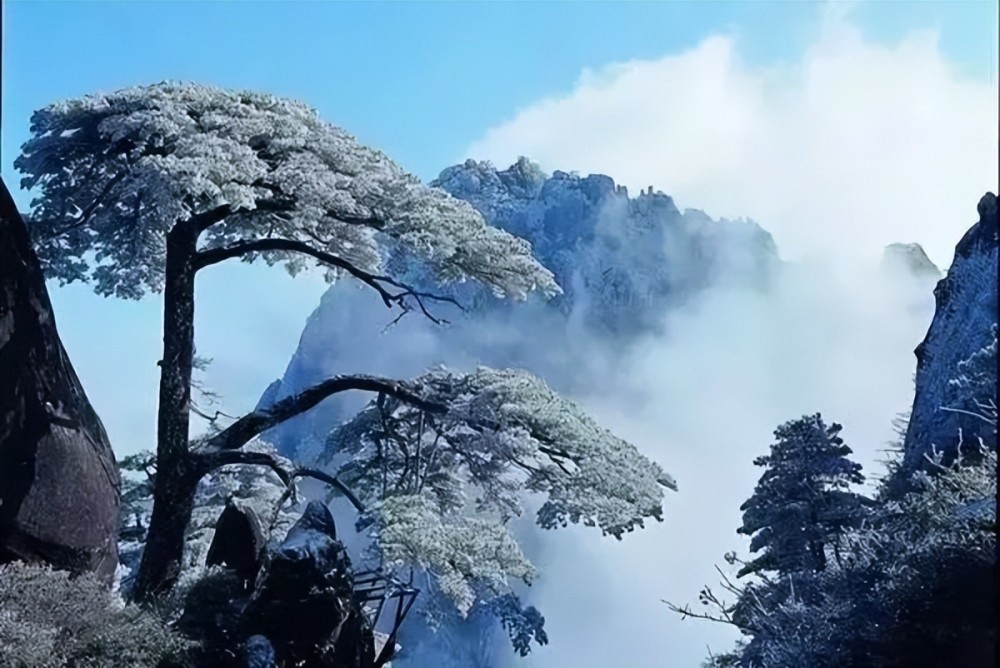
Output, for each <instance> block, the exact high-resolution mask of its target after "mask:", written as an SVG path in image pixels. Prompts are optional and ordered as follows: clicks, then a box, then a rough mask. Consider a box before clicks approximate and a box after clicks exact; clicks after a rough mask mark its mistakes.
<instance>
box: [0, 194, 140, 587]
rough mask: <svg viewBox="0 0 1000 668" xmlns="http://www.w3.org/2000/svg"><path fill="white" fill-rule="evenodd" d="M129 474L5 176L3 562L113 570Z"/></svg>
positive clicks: (0, 257) (0, 271)
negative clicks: (83, 379) (59, 321)
mask: <svg viewBox="0 0 1000 668" xmlns="http://www.w3.org/2000/svg"><path fill="white" fill-rule="evenodd" d="M120 494H121V479H120V477H119V472H118V466H117V464H116V462H115V456H114V453H113V452H112V450H111V445H110V444H109V442H108V437H107V434H106V433H105V431H104V426H103V425H102V424H101V420H100V418H99V417H98V416H97V413H95V412H94V409H93V407H92V406H91V404H90V402H89V401H88V399H87V395H86V393H85V392H84V390H83V386H82V385H81V384H80V380H79V378H78V377H77V375H76V372H75V371H74V370H73V365H72V364H71V363H70V361H69V357H68V356H67V354H66V350H65V349H64V348H63V345H62V342H61V341H60V339H59V333H58V331H57V330H56V324H55V318H54V315H53V313H52V304H51V303H50V301H49V297H48V292H47V290H46V288H45V279H44V276H43V274H42V270H41V266H40V265H39V262H38V258H37V257H36V255H35V253H34V251H33V249H32V246H31V242H30V240H29V236H28V230H27V228H26V227H25V225H24V221H23V220H22V218H21V216H20V214H19V213H18V212H17V209H16V207H15V205H14V202H13V200H12V199H11V196H10V193H9V192H8V190H7V187H6V186H5V185H3V184H2V183H0V563H2V562H5V561H10V560H15V559H19V560H25V561H34V562H43V563H47V564H50V565H52V566H53V567H55V568H58V569H64V570H69V571H74V572H83V571H94V572H97V573H99V574H100V575H102V576H105V577H107V578H109V579H110V578H111V577H112V576H113V575H114V572H115V568H116V566H117V563H118V552H117V542H116V537H117V531H118V505H119V499H120Z"/></svg>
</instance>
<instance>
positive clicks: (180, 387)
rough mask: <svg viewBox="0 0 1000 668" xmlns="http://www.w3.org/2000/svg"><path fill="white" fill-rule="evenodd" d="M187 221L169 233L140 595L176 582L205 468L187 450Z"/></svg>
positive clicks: (190, 309)
mask: <svg viewBox="0 0 1000 668" xmlns="http://www.w3.org/2000/svg"><path fill="white" fill-rule="evenodd" d="M190 223H191V221H186V222H182V223H178V224H177V225H175V226H174V228H173V229H172V230H171V231H170V232H169V233H168V234H167V258H166V276H165V283H164V289H163V359H161V360H160V363H159V364H160V396H159V406H158V413H157V425H156V426H157V429H156V436H157V440H156V459H157V461H156V466H157V475H156V480H155V482H154V486H153V513H152V517H150V521H149V533H148V534H147V536H148V538H147V543H146V547H145V549H144V550H143V553H142V561H141V562H140V564H139V573H138V574H137V576H136V581H135V587H134V589H133V597H134V598H135V599H136V600H139V601H146V600H149V599H150V598H151V597H153V596H156V595H158V594H161V593H164V592H166V591H169V590H170V588H171V587H173V585H174V583H176V582H177V578H178V576H179V575H180V566H181V559H182V558H183V556H184V533H185V531H186V530H187V525H188V523H189V522H190V520H191V513H192V511H193V509H194V497H195V491H196V489H197V486H198V480H199V479H200V478H201V476H202V475H203V473H204V472H202V471H201V470H200V467H198V466H197V465H196V462H195V461H194V459H193V458H192V457H191V454H190V452H189V450H188V437H189V434H190V426H191V424H190V423H191V413H190V403H191V375H192V372H193V368H194V278H195V272H196V269H195V265H194V260H195V255H196V251H197V241H198V234H199V231H198V229H197V227H195V226H194V225H192V224H190Z"/></svg>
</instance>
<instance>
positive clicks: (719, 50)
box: [467, 5, 998, 668]
mask: <svg viewBox="0 0 1000 668" xmlns="http://www.w3.org/2000/svg"><path fill="white" fill-rule="evenodd" d="M847 14H848V12H847V11H846V10H845V9H844V7H843V6H841V5H834V6H833V7H832V8H828V11H827V13H826V15H825V22H824V25H823V29H822V31H821V33H820V34H819V36H818V38H817V39H816V41H815V42H814V43H812V44H811V45H810V46H809V47H808V48H807V49H806V50H805V51H804V52H803V54H802V56H801V58H800V59H799V60H798V61H797V62H794V63H786V64H783V65H780V66H777V65H769V66H760V65H751V64H748V63H747V62H745V61H744V60H743V59H742V58H741V57H740V52H739V44H738V43H737V42H735V41H734V40H733V39H732V38H730V37H727V36H712V37H709V38H706V39H705V40H704V41H703V42H702V43H701V44H700V45H699V46H697V47H696V48H694V49H692V50H690V51H688V52H685V53H681V54H678V55H671V56H668V57H664V58H661V59H659V60H652V61H632V62H628V63H619V64H614V65H610V66H608V67H605V68H602V69H600V70H598V71H585V72H584V73H583V74H582V75H581V76H580V78H579V80H578V82H577V84H576V86H575V88H574V90H573V91H572V92H571V93H569V94H568V95H566V96H564V97H560V98H551V99H545V100H541V101H539V102H538V103H537V104H534V105H532V106H530V107H529V108H526V109H524V110H522V111H520V112H519V113H518V114H516V116H515V117H514V118H513V119H512V120H510V121H509V122H506V123H503V124H502V125H500V126H498V127H494V128H492V129H490V130H489V131H487V132H486V133H485V134H484V135H483V137H482V138H480V139H479V140H478V141H476V142H474V143H473V144H472V145H471V146H470V147H469V149H468V152H467V155H468V156H470V157H473V158H476V159H489V160H492V161H493V162H494V163H496V164H497V165H506V164H510V163H511V162H512V161H513V160H514V159H516V157H517V156H519V155H527V156H529V157H530V158H532V159H533V160H536V161H538V162H540V163H541V165H542V166H543V168H544V169H546V170H554V169H561V170H565V171H571V170H575V171H579V172H582V173H588V172H589V173H602V174H608V175H611V176H613V177H614V178H615V180H616V181H618V182H619V183H624V184H626V185H627V186H629V188H630V189H632V190H633V192H635V191H636V190H638V189H642V188H645V187H647V186H649V185H653V186H654V187H655V188H657V189H660V190H663V191H664V192H666V193H668V194H670V195H672V196H673V197H674V198H675V201H676V202H677V204H678V206H679V207H680V208H682V209H683V208H685V207H695V208H702V209H704V210H706V211H707V212H708V213H709V214H710V215H713V216H716V217H718V216H725V217H739V216H748V217H751V218H753V219H755V220H756V221H758V222H759V223H760V224H761V225H763V226H764V227H765V228H767V229H768V230H770V231H771V232H772V233H773V234H774V236H775V239H776V241H777V243H778V246H779V248H780V250H781V252H782V254H783V255H784V256H785V257H786V258H793V259H798V260H800V261H801V262H799V263H797V264H796V266H794V267H792V268H791V269H790V271H789V272H787V273H785V275H784V276H783V277H782V279H781V280H780V281H779V282H778V284H777V286H776V289H775V291H774V292H773V293H772V294H770V295H769V296H767V297H759V296H752V295H748V294H747V293H740V292H731V291H730V292H727V291H723V290H721V289H720V290H713V291H711V292H710V293H709V294H707V295H705V296H704V297H703V298H701V299H699V301H698V303H697V304H695V305H694V306H693V307H692V308H691V309H690V310H688V311H685V312H675V313H671V314H669V315H668V316H667V325H668V327H667V331H668V336H665V337H662V338H657V339H654V340H650V341H647V342H646V343H645V344H644V345H642V346H639V347H637V348H636V349H635V350H634V351H633V360H634V361H633V363H632V364H631V365H626V366H624V367H623V368H622V369H621V371H622V373H621V375H622V376H623V377H630V378H631V382H632V383H633V384H634V385H635V386H636V387H638V388H639V390H640V391H641V393H642V394H643V395H644V396H645V397H647V398H648V402H646V403H644V404H638V403H636V404H633V405H631V406H629V405H626V404H624V403H623V402H622V401H620V400H618V399H616V397H615V396H614V395H615V394H616V393H617V392H619V391H620V389H621V388H618V387H612V386H611V384H610V383H606V382H605V383H602V384H601V387H602V388H603V389H602V391H601V392H600V393H597V394H595V395H594V396H591V397H578V398H579V399H580V400H581V401H582V403H584V404H585V405H586V406H587V408H588V409H589V410H591V411H592V413H593V414H594V415H595V417H597V418H598V419H599V420H600V421H601V422H602V423H603V424H605V425H606V426H608V427H610V428H612V429H613V430H615V431H616V432H617V433H619V434H621V435H622V436H623V437H625V438H628V439H630V440H632V441H633V442H635V443H636V444H637V445H638V446H639V447H640V449H642V450H643V452H645V453H646V454H648V455H650V456H652V457H653V458H655V459H657V460H658V461H659V462H660V463H661V464H662V465H663V466H664V468H665V469H666V470H668V471H669V472H670V473H671V474H673V475H675V476H676V478H677V480H678V482H679V484H680V486H681V490H680V492H679V493H678V494H676V495H668V499H667V506H666V512H665V522H664V523H663V524H658V525H654V526H651V527H649V528H647V529H646V530H644V531H641V532H638V533H637V534H636V535H630V536H628V537H627V538H626V539H625V540H624V541H623V542H621V543H617V542H615V541H608V540H601V539H600V538H599V537H597V536H594V535H592V534H590V533H588V532H586V531H583V530H580V531H577V530H568V531H566V532H565V533H559V535H558V536H557V535H552V536H551V537H550V538H548V540H547V541H546V548H545V554H544V555H543V556H542V557H541V558H540V559H539V562H540V565H541V566H542V569H543V572H542V576H541V578H540V579H539V581H538V583H537V584H536V585H535V587H534V588H533V590H532V594H531V596H530V599H531V600H532V602H534V603H537V604H538V606H539V608H540V609H541V610H542V611H543V613H544V614H545V615H546V619H547V627H548V629H549V633H550V637H551V639H552V644H551V645H549V646H547V647H544V648H540V649H538V650H536V651H535V652H534V653H533V655H532V657H531V658H529V660H528V665H531V666H544V667H545V668H561V667H562V666H574V667H579V668H598V667H603V666H611V665H622V666H625V665H627V666H630V667H634V668H647V667H648V668H652V667H653V666H694V665H698V662H699V661H700V660H701V659H702V658H704V657H705V655H706V651H705V646H706V644H708V645H711V648H712V650H713V651H715V652H719V651H724V650H725V649H727V648H728V645H730V644H731V642H732V641H733V640H734V639H735V637H737V635H738V634H735V633H734V632H733V631H732V629H728V628H726V627H723V626H721V625H716V624H712V623H709V622H698V621H694V620H687V621H683V622H682V621H681V620H680V619H679V618H678V617H676V616H674V615H672V614H671V613H669V612H668V611H667V609H666V607H665V606H664V605H663V604H662V603H661V601H660V599H661V598H665V599H669V600H671V601H673V602H676V603H681V604H683V603H693V604H694V606H696V607H700V606H698V605H697V595H698V590H699V589H700V588H701V587H702V586H703V585H705V584H714V583H716V582H717V581H718V576H717V574H716V573H715V572H714V570H713V564H715V563H721V558H722V555H723V553H724V552H726V551H728V550H732V549H745V546H746V543H745V541H744V540H743V539H741V538H740V537H738V536H737V534H736V533H735V528H736V527H737V526H738V525H739V522H740V513H739V505H740V503H741V502H742V501H743V500H745V499H746V498H747V497H748V496H749V494H750V493H751V492H752V489H753V485H754V483H755V481H756V479H757V477H758V476H759V474H760V471H759V470H757V469H755V467H754V466H753V465H752V460H753V458H754V457H755V456H757V455H760V454H764V453H765V452H766V449H767V446H768V444H769V443H770V442H771V434H772V431H773V429H774V428H775V427H776V426H777V425H778V424H780V423H781V422H784V421H786V420H790V419H794V418H796V417H798V416H800V415H803V414H805V413H814V412H822V413H823V415H824V418H826V419H827V420H828V421H837V422H841V423H843V425H844V431H843V436H844V438H845V440H846V441H847V443H848V444H849V445H850V446H851V447H852V448H854V450H855V453H856V454H855V458H856V459H857V460H858V461H861V462H862V463H863V464H864V466H865V472H866V473H867V474H868V475H869V476H871V475H872V474H875V475H878V473H880V468H881V467H880V466H878V465H877V462H878V461H879V460H881V459H883V458H884V452H882V451H881V449H882V448H884V447H885V444H886V441H887V440H888V439H890V438H891V437H892V435H893V428H892V419H893V417H894V416H895V415H896V414H897V413H898V412H900V411H903V410H906V408H907V407H908V405H909V403H910V402H911V400H912V373H913V370H914V357H913V352H912V351H913V348H914V347H915V346H916V344H917V343H918V342H919V341H920V339H921V338H922V336H923V334H924V332H925V331H926V328H927V325H928V324H929V321H930V315H931V313H932V312H933V299H932V297H931V285H930V284H928V283H926V282H925V283H924V284H923V285H921V286H919V287H917V288H916V290H917V292H916V293H914V292H911V290H913V289H914V286H912V285H905V284H902V283H900V284H895V283H894V282H893V281H890V280H886V279H887V277H886V276H885V275H884V274H879V273H873V272H872V269H873V263H872V262H871V261H872V260H873V259H875V258H877V257H878V256H879V255H880V254H881V252H882V249H883V247H884V246H885V245H887V244H889V243H893V242H911V241H916V242H919V243H921V244H922V245H923V246H924V247H925V249H926V250H927V252H928V255H929V256H930V257H931V259H932V260H933V261H935V263H937V264H938V265H939V266H941V267H942V268H946V267H947V266H948V264H949V263H950V261H951V257H952V253H953V249H954V246H955V244H956V243H957V241H958V239H959V238H960V237H961V236H962V234H963V233H964V232H965V230H966V229H968V227H969V226H970V225H971V224H972V223H973V222H975V219H976V203H977V202H978V200H979V197H980V196H981V195H982V194H983V193H984V192H985V191H987V190H994V191H995V189H996V187H997V185H996V184H997V178H998V174H997V160H998V156H997V125H996V119H997V114H998V108H997V83H996V78H995V76H994V78H993V80H992V81H977V80H968V79H965V78H963V77H962V76H960V75H959V74H958V73H957V71H956V70H955V69H954V68H953V67H952V66H951V65H950V64H949V62H948V60H947V59H946V57H945V56H944V55H943V54H942V53H941V51H940V50H939V48H938V45H937V38H936V36H935V34H934V33H932V32H926V31H924V32H912V33H910V34H909V35H907V36H906V37H905V38H904V39H903V40H901V41H900V42H898V43H896V44H893V45H888V46H887V45H882V44H874V43H870V42H868V41H866V40H865V39H864V38H863V36H862V35H861V33H860V31H859V30H858V29H857V28H856V27H854V26H853V25H852V24H851V23H850V22H849V21H848V16H847ZM838 270H846V271H838ZM595 354H596V353H595ZM510 665H512V666H514V665H520V664H519V663H517V662H512V663H511V664H510Z"/></svg>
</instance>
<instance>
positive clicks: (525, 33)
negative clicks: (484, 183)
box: [2, 0, 996, 201]
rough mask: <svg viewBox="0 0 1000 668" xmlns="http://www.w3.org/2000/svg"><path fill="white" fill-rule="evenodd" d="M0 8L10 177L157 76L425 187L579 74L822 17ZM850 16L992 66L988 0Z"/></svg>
mask: <svg viewBox="0 0 1000 668" xmlns="http://www.w3.org/2000/svg"><path fill="white" fill-rule="evenodd" d="M4 7H5V13H6V15H5V17H4V18H5V21H4V23H5V33H4V54H3V55H4V73H3V74H4V78H3V119H4V123H3V135H2V140H3V144H2V145H3V150H4V153H3V175H4V177H5V178H6V179H8V182H11V179H12V176H13V174H12V172H11V163H12V161H13V159H14V157H16V151H17V148H18V147H19V146H20V144H21V142H22V141H23V140H24V139H25V138H26V132H27V127H28V118H29V116H30V114H31V111H32V110H34V109H36V108H39V107H41V106H44V105H45V104H48V103H49V102H51V101H54V100H57V99H60V98H64V97H70V96H75V95H81V94H85V93H89V92H93V91H98V90H114V89H116V88H120V87H124V86H129V85H135V84H141V83H151V82H155V81H158V80H162V79H182V80H195V81H198V82H204V83H211V84H216V85H221V86H227V87H240V88H243V87H245V88H253V89H261V90H266V91H269V92H273V93H275V94H278V95H285V96H290V97H296V98H301V99H303V100H305V101H307V102H308V103H309V104H311V105H313V106H315V107H316V108H318V109H319V111H320V112H321V114H322V115H323V116H324V117H325V118H327V119H329V120H330V121H332V122H334V123H337V124H339V125H341V126H343V127H345V128H347V129H348V130H350V131H351V132H352V133H354V134H355V135H356V136H358V138H359V139H361V140H362V141H365V142H369V143H371V144H374V145H376V146H379V147H380V148H382V149H384V150H385V151H386V152H388V153H389V154H390V155H391V156H393V157H394V158H395V159H396V160H397V161H399V162H400V163H401V164H402V165H404V166H405V167H407V168H409V169H410V170H412V171H414V172H415V173H417V174H418V175H420V176H422V177H424V178H432V177H433V176H435V175H436V174H437V173H438V171H440V169H441V168H442V167H444V166H446V165H447V164H449V163H451V162H453V161H455V160H456V159H459V158H461V157H463V156H462V151H463V150H464V148H465V147H466V146H467V145H468V144H469V143H470V142H471V141H472V140H473V139H475V138H476V137H478V136H479V135H480V134H481V133H482V131H483V130H484V129H485V128H488V127H490V126H493V125H495V124H497V123H499V122H501V121H502V120H504V119H505V118H508V117H509V116H511V115H513V114H514V113H515V112H516V111H517V110H518V109H520V108H522V107H523V106H525V105H528V104H530V103H531V102H533V101H534V100H536V99H538V98H541V97H543V96H547V95H552V94H554V93H559V92H563V91H568V90H569V89H570V87H571V86H572V84H573V82H574V80H575V79H576V78H577V76H578V75H579V73H580V71H581V70H582V69H584V68H595V67H600V66H602V65H605V64H607V63H611V62H616V61H625V60H631V59H642V58H655V57H659V56H662V55H665V54H669V53H673V52H676V51H680V50H683V49H686V48H690V47H692V46H694V45H695V44H696V43H697V42H698V41H700V40H701V39H703V38H704V37H705V36H706V35H708V34H710V33H712V32H720V31H722V32H727V33H733V34H736V35H738V37H739V39H740V43H741V47H742V49H743V53H744V55H745V56H746V57H748V58H750V59H751V60H759V61H769V60H782V59H786V58H790V57H793V56H794V55H796V54H797V53H798V51H799V50H800V49H801V48H802V46H803V45H804V44H805V43H806V42H807V41H808V40H809V39H810V38H811V37H812V36H813V35H814V33H815V32H816V30H817V29H818V25H819V16H820V13H821V12H820V9H821V5H820V4H819V3H814V2H805V1H801V2H799V1H786V2H766V1H754V2H390V3H379V2H332V1H330V2H325V1H324V2H320V1H315V2H305V1H294V0H287V1H282V2H277V1H256V2H249V1H248V2H233V1H230V2H226V1H218V2H208V1H187V2H181V1H173V2H159V1H144V0H134V1H127V2H104V1H97V0H92V1H86V2H83V1H76V2H74V1H70V0H62V1H46V0H8V1H7V2H5V3H4ZM854 11H855V13H856V18H857V20H858V22H859V24H860V25H862V26H863V28H864V29H865V31H866V32H867V33H869V34H870V35H872V36H873V37H874V38H876V39H886V40H892V39H895V38H898V37H899V36H900V35H902V34H903V33H904V32H905V31H907V30H910V29H912V28H914V27H926V28H937V29H939V30H940V31H941V41H942V47H943V48H944V50H945V51H947V52H948V53H949V54H950V55H951V56H952V57H953V58H954V60H955V61H956V62H958V63H960V64H961V65H962V66H963V67H965V68H968V69H969V70H970V71H974V72H983V71H985V70H987V69H988V68H989V67H990V63H991V49H993V55H992V59H993V60H992V62H994V63H995V47H993V46H992V41H991V40H992V39H994V38H992V37H991V34H992V33H991V31H995V25H996V22H995V13H996V3H995V2H989V1H979V0H965V1H963V0H944V1H943V2H932V1H924V2H890V1H881V2H869V3H862V4H861V5H860V6H857V7H856V8H855V9H854ZM994 67H995V66H994ZM21 201H24V200H21Z"/></svg>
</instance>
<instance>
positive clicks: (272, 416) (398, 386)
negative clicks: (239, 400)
mask: <svg viewBox="0 0 1000 668" xmlns="http://www.w3.org/2000/svg"><path fill="white" fill-rule="evenodd" d="M348 390H362V391H365V392H381V393H383V394H387V395H389V396H391V397H395V398H397V399H399V400H401V401H405V402H406V403H409V404H412V405H413V406H416V407H417V408H419V409H421V410H424V411H427V412H429V413H445V412H447V410H448V407H447V406H444V405H442V404H438V403H435V402H433V401H428V400H426V399H424V398H422V397H421V396H419V395H418V394H416V393H415V392H413V391H412V390H410V389H409V387H408V386H407V385H406V384H404V383H401V382H400V381H397V380H392V379H389V378H380V377H378V376H369V375H364V374H360V375H354V376H334V377H333V378H329V379H327V380H324V381H323V382H321V383H319V384H317V385H313V386H312V387H310V388H307V389H305V390H303V391H302V392H299V393H298V394H294V395H292V396H290V397H287V398H285V399H282V400H281V401H279V402H277V403H275V404H274V405H273V406H271V407H270V408H262V409H258V410H255V411H253V412H252V413H247V414H246V415H244V416H243V417H241V418H240V419H239V420H237V421H236V422H234V423H233V424H231V425H230V426H229V427H227V428H225V429H223V430H222V431H221V432H219V433H218V434H216V435H215V436H212V437H211V438H209V439H207V440H206V441H204V444H203V446H202V448H201V449H200V450H201V452H203V453H205V454H210V453H212V452H214V451H222V450H236V449H238V448H241V447H242V446H244V445H246V444H247V443H248V442H250V440H251V439H252V438H254V437H255V436H257V435H258V434H261V433H263V432H265V431H267V430H268V429H270V428H271V427H275V426H277V425H279V424H281V423H282V422H284V421H286V420H289V419H291V418H293V417H295V416H296V415H300V414H301V413H304V412H306V411H307V410H309V409H310V408H312V407H313V406H315V405H316V404H318V403H319V402H321V401H323V400H324V399H326V398H327V397H330V396H332V395H334V394H337V393H339V392H346V391H348Z"/></svg>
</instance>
